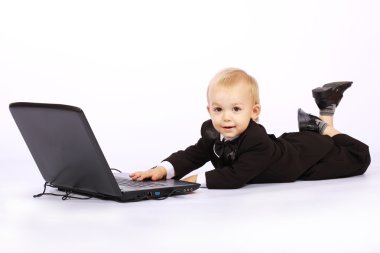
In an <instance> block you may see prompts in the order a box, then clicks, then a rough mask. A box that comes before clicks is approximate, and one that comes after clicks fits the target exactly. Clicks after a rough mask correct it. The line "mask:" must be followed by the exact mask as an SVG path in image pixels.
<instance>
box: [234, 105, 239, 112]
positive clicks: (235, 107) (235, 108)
mask: <svg viewBox="0 0 380 253" xmlns="http://www.w3.org/2000/svg"><path fill="white" fill-rule="evenodd" d="M232 111H234V112H239V111H241V108H240V107H239V106H234V107H233V108H232Z"/></svg>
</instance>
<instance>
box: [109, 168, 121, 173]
mask: <svg viewBox="0 0 380 253" xmlns="http://www.w3.org/2000/svg"><path fill="white" fill-rule="evenodd" d="M111 170H114V171H117V172H119V173H123V172H122V171H121V170H118V169H115V168H111Z"/></svg>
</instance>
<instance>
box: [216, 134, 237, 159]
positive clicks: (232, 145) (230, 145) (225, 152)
mask: <svg viewBox="0 0 380 253" xmlns="http://www.w3.org/2000/svg"><path fill="white" fill-rule="evenodd" d="M238 139H239V138H237V139H234V140H232V141H227V140H224V139H223V140H222V141H221V140H216V141H215V144H214V153H215V155H216V156H217V157H218V158H221V159H223V161H224V162H232V161H233V160H235V158H236V153H237V150H238V147H239V140H238Z"/></svg>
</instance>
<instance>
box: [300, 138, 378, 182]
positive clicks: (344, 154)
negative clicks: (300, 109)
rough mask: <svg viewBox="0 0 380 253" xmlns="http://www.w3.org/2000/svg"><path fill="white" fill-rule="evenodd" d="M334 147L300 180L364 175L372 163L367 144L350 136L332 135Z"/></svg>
mask: <svg viewBox="0 0 380 253" xmlns="http://www.w3.org/2000/svg"><path fill="white" fill-rule="evenodd" d="M332 140H333V142H334V145H333V147H332V149H331V150H330V151H329V152H328V153H327V154H326V155H325V156H324V157H323V158H322V159H321V160H320V161H319V162H317V163H316V164H314V165H313V166H312V167H311V168H309V169H308V170H307V171H306V172H305V173H304V174H303V175H302V176H301V177H300V178H299V180H322V179H333V178H343V177H351V176H357V175H362V174H363V173H364V172H365V171H366V170H367V168H368V166H369V164H370V163H371V156H370V153H369V148H368V146H367V145H366V144H364V143H362V142H360V141H358V140H356V139H354V138H352V137H351V136H348V135H346V134H338V135H335V136H334V137H332Z"/></svg>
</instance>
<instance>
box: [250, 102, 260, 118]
mask: <svg viewBox="0 0 380 253" xmlns="http://www.w3.org/2000/svg"><path fill="white" fill-rule="evenodd" d="M260 112H261V105H260V104H255V105H254V106H253V107H252V111H251V118H252V120H253V121H258V120H259V116H260Z"/></svg>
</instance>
